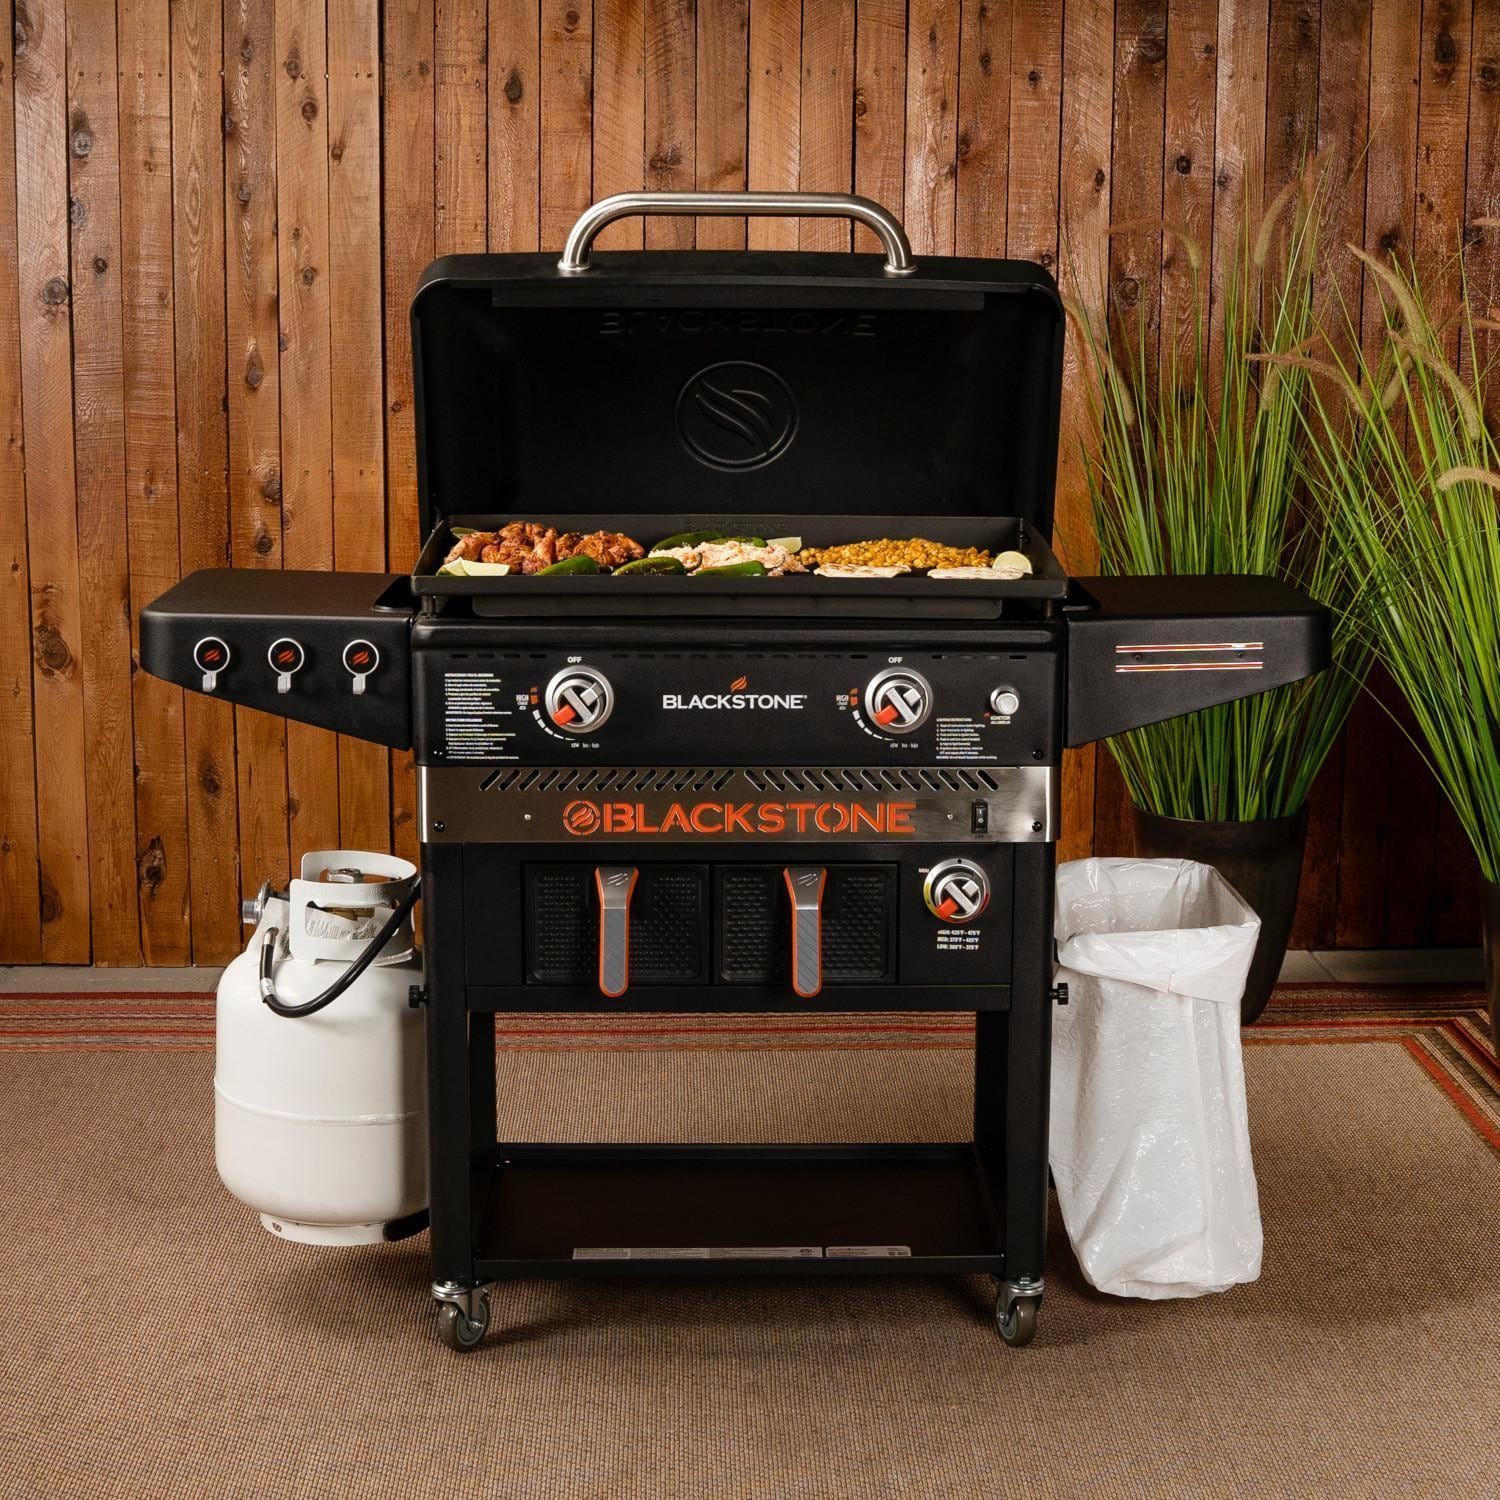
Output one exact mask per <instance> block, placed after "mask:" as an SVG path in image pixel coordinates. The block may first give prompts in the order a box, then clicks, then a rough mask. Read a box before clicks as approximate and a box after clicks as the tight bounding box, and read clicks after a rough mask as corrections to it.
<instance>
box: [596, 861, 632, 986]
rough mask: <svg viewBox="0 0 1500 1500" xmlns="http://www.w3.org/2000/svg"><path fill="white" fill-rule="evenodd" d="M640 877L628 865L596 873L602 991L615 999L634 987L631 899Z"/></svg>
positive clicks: (610, 867) (605, 867)
mask: <svg viewBox="0 0 1500 1500" xmlns="http://www.w3.org/2000/svg"><path fill="white" fill-rule="evenodd" d="M638 874H639V871H637V870H635V869H633V868H632V867H630V866H628V865H600V866H599V867H598V868H597V869H596V870H595V871H594V885H595V888H596V889H597V890H598V892H599V988H600V990H601V991H602V992H603V993H604V994H605V995H607V996H608V997H609V998H610V999H611V1000H618V999H619V998H620V996H621V995H623V994H624V993H625V991H626V990H627V989H629V987H630V898H631V897H632V896H633V895H634V894H635V882H636V876H637V875H638Z"/></svg>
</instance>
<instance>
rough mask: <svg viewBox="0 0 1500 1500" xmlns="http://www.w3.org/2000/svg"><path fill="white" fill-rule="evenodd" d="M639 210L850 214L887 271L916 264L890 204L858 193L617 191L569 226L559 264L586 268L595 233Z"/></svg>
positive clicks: (905, 270) (900, 271)
mask: <svg viewBox="0 0 1500 1500" xmlns="http://www.w3.org/2000/svg"><path fill="white" fill-rule="evenodd" d="M638 214H684V215H691V216H693V217H695V218H708V217H729V216H733V217H735V218H739V217H742V216H743V217H745V218H751V219H853V220H854V221H855V222H856V223H859V224H863V225H865V226H866V227H867V228H869V229H872V230H874V231H875V234H876V235H877V236H878V237H879V239H880V243H881V246H882V248H883V249H884V250H885V273H886V275H887V276H909V275H910V274H911V273H912V272H913V271H915V270H916V269H917V263H916V261H914V260H913V259H912V254H911V241H910V240H909V239H907V237H906V230H905V229H903V228H902V227H901V221H900V219H898V218H897V217H896V216H895V214H893V213H892V212H891V211H890V209H888V208H885V207H883V206H882V205H881V204H879V203H877V202H875V200H874V199H873V198H864V197H861V196H860V195H859V194H858V193H615V194H614V195H613V196H611V197H609V198H601V199H600V200H599V201H598V202H597V203H595V204H594V205H593V206H592V207H590V208H586V209H584V211H583V212H582V213H581V214H579V216H578V219H577V222H576V223H575V224H574V225H573V227H572V228H571V229H570V230H569V231H568V238H567V241H566V243H565V244H564V245H563V252H562V259H561V260H559V261H558V263H557V269H558V270H559V271H561V272H562V273H563V274H564V275H566V276H572V275H576V274H577V273H578V272H580V271H587V270H588V268H589V247H590V246H591V245H592V244H593V243H594V237H595V236H596V235H597V234H598V233H599V231H600V230H601V229H603V228H604V227H605V226H606V225H607V224H613V223H614V221H615V220H616V219H630V218H634V217H635V216H636V215H638Z"/></svg>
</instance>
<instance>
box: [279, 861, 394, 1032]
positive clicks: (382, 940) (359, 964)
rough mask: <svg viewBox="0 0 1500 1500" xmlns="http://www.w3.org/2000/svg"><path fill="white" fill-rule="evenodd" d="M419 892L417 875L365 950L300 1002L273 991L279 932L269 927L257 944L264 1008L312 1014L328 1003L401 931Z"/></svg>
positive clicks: (281, 1014) (294, 1014) (287, 1012)
mask: <svg viewBox="0 0 1500 1500" xmlns="http://www.w3.org/2000/svg"><path fill="white" fill-rule="evenodd" d="M421 892H422V877H421V876H420V875H418V876H417V877H416V878H415V879H414V880H413V881H412V883H411V886H410V888H409V889H408V890H407V892H406V894H405V895H404V896H402V898H401V900H400V901H399V902H397V903H396V907H395V909H394V910H393V911H392V912H391V914H390V916H389V917H387V918H386V919H385V925H384V926H382V927H381V929H380V931H379V932H377V933H376V934H375V936H374V937H372V938H371V939H370V941H369V942H368V943H366V944H365V950H364V952H363V953H361V954H360V955H359V957H358V958H356V959H355V960H354V962H353V963H351V964H350V965H349V967H348V968H347V969H345V970H344V972H343V973H342V974H340V975H339V977H338V978H337V979H335V980H334V981H333V983H332V984H331V985H329V986H328V988H327V989H326V990H324V991H323V993H322V994H321V995H315V996H313V998H312V999H311V1000H304V1001H303V1002H302V1003H301V1004H300V1005H288V1004H287V1003H286V1001H284V1000H283V999H282V998H281V997H280V996H279V995H278V994H277V993H276V940H277V938H279V937H280V936H281V933H280V929H278V928H275V927H268V928H267V929H266V930H265V933H264V934H263V936H262V938H261V944H260V998H261V999H262V1000H263V1001H265V1003H266V1006H267V1008H268V1009H270V1010H273V1011H275V1013H276V1014H277V1015H278V1016H289V1017H293V1018H295V1017H298V1016H310V1015H313V1014H314V1013H316V1012H317V1011H320V1010H322V1009H323V1007H324V1006H325V1005H331V1004H332V1003H333V1002H334V1001H335V1000H337V999H338V997H339V996H340V995H342V994H343V993H344V991H345V990H347V989H348V988H349V986H350V985H351V984H353V983H354V981H355V980H356V979H358V978H359V976H360V975H361V974H363V973H364V972H365V970H366V969H368V968H369V967H370V965H371V964H372V963H374V962H375V955H376V954H378V953H379V952H380V950H381V949H382V948H384V947H385V945H386V944H387V943H388V942H390V940H391V939H392V938H393V937H394V936H395V935H396V933H397V932H398V931H400V929H401V924H402V923H403V922H405V921H406V919H407V917H408V916H410V915H411V909H412V907H414V906H415V905H416V904H417V897H418V896H419V895H420V894H421Z"/></svg>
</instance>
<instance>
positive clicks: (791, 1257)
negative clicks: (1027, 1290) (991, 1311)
mask: <svg viewBox="0 0 1500 1500" xmlns="http://www.w3.org/2000/svg"><path fill="white" fill-rule="evenodd" d="M478 1225H479V1228H478V1233H477V1236H476V1245H475V1273H476V1275H478V1276H479V1277H481V1278H483V1279H486V1280H488V1279H491V1278H494V1277H502V1276H527V1275H531V1276H651V1275H656V1276H662V1275H667V1276H725V1275H738V1274H751V1275H804V1276H805V1275H835V1276H849V1275H862V1274H867V1273H884V1274H892V1273H894V1274H922V1275H973V1274H980V1273H989V1274H992V1275H998V1274H999V1273H1000V1272H1001V1270H1002V1269H1003V1260H1002V1256H1001V1237H1000V1232H999V1228H998V1224H997V1221H996V1216H995V1214H994V1212H993V1211H992V1208H991V1196H990V1193H989V1190H988V1187H987V1185H986V1182H985V1179H984V1174H983V1170H982V1168H981V1167H980V1164H979V1160H978V1157H977V1154H976V1152H975V1149H974V1147H973V1145H972V1144H970V1143H968V1142H964V1143H961V1144H957V1145H910V1146H903V1145H850V1146H845V1145H818V1146H802V1145H797V1146H758V1145H756V1146H738V1145H736V1146H723V1145H701V1146H700V1145H691V1146H600V1145H509V1146H500V1147H498V1148H497V1150H496V1160H495V1170H494V1173H493V1176H492V1178H491V1181H490V1183H489V1187H488V1191H487V1192H486V1193H485V1194H484V1202H483V1203H482V1205H481V1208H480V1212H479V1214H478Z"/></svg>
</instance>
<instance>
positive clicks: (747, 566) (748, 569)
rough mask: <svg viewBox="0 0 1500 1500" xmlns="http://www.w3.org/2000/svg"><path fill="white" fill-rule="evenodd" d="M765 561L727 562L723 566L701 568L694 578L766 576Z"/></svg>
mask: <svg viewBox="0 0 1500 1500" xmlns="http://www.w3.org/2000/svg"><path fill="white" fill-rule="evenodd" d="M765 576H766V565H765V564H764V563H763V562H741V563H725V565H724V566H723V567H722V568H699V569H698V571H697V572H696V573H694V574H693V577H694V578H764V577H765Z"/></svg>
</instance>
